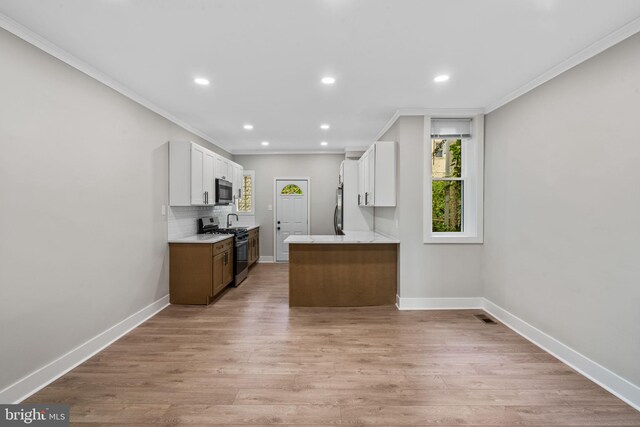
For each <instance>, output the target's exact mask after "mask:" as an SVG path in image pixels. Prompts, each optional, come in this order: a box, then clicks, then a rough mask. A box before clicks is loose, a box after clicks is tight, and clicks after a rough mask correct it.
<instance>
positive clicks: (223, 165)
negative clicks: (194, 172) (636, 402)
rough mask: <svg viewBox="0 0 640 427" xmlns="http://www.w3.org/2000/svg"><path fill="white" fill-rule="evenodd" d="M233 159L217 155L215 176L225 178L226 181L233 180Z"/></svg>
mask: <svg viewBox="0 0 640 427" xmlns="http://www.w3.org/2000/svg"><path fill="white" fill-rule="evenodd" d="M232 163H233V162H232V161H231V160H229V159H227V158H225V157H222V156H217V158H216V168H215V176H216V178H218V179H224V180H225V181H229V182H231V181H233V166H232Z"/></svg>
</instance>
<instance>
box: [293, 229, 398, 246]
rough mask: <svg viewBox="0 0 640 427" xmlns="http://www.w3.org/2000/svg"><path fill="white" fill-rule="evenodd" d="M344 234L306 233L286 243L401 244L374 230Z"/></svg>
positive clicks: (346, 232)
mask: <svg viewBox="0 0 640 427" xmlns="http://www.w3.org/2000/svg"><path fill="white" fill-rule="evenodd" d="M344 233H345V234H344V236H331V235H327V236H322V235H305V236H289V237H287V238H286V239H285V240H284V243H293V244H354V243H355V244H358V243H359V244H363V243H370V244H389V243H392V244H393V243H395V244H399V243H400V240H398V239H395V238H393V237H389V236H385V235H384V234H380V233H376V232H374V231H345V232H344Z"/></svg>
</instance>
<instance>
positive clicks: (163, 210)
mask: <svg viewBox="0 0 640 427" xmlns="http://www.w3.org/2000/svg"><path fill="white" fill-rule="evenodd" d="M160 213H161V214H162V216H165V215H166V214H167V206H166V205H162V207H161V208H160Z"/></svg>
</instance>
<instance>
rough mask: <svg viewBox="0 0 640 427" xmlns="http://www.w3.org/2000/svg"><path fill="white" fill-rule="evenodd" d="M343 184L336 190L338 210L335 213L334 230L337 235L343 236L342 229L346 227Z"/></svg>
mask: <svg viewBox="0 0 640 427" xmlns="http://www.w3.org/2000/svg"><path fill="white" fill-rule="evenodd" d="M343 189H344V187H343V186H342V184H341V185H340V186H339V187H338V189H337V190H336V209H335V211H334V212H333V230H334V231H335V233H336V234H337V235H343V234H344V233H343V232H342V229H343V227H344V209H343V206H344V199H343Z"/></svg>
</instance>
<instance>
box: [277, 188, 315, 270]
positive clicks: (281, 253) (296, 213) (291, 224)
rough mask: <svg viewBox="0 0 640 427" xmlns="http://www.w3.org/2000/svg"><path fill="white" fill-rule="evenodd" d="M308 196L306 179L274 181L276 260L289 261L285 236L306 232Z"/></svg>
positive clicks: (307, 228)
mask: <svg viewBox="0 0 640 427" xmlns="http://www.w3.org/2000/svg"><path fill="white" fill-rule="evenodd" d="M308 197H309V182H308V181H307V180H280V179H279V180H277V181H276V261H289V245H288V244H286V243H284V240H285V239H286V238H287V237H289V236H291V235H305V234H308V230H309V224H308V221H309V209H308V199H307V198H308Z"/></svg>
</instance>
